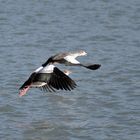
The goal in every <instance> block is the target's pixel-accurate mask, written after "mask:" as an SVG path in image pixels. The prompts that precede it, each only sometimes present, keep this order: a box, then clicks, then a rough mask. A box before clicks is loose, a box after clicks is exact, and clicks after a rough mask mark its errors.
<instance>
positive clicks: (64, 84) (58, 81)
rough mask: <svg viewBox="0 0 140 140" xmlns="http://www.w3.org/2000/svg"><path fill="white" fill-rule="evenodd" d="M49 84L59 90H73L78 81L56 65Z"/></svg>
mask: <svg viewBox="0 0 140 140" xmlns="http://www.w3.org/2000/svg"><path fill="white" fill-rule="evenodd" d="M48 86H49V87H53V88H55V89H57V90H59V89H61V90H72V89H74V88H75V87H76V83H75V82H74V81H73V80H72V79H71V78H70V77H68V76H67V75H66V74H64V73H63V72H62V71H60V70H59V69H58V68H57V67H54V70H53V73H51V77H50V79H49V81H48Z"/></svg>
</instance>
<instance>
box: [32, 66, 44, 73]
mask: <svg viewBox="0 0 140 140" xmlns="http://www.w3.org/2000/svg"><path fill="white" fill-rule="evenodd" d="M41 69H43V67H42V66H41V67H39V68H37V69H36V70H35V71H34V72H39V71H40V70H41Z"/></svg>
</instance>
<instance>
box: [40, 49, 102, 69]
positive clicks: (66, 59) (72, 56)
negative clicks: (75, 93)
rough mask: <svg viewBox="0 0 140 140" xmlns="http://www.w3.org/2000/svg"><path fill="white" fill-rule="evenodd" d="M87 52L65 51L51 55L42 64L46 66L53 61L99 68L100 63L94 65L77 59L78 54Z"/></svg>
mask: <svg viewBox="0 0 140 140" xmlns="http://www.w3.org/2000/svg"><path fill="white" fill-rule="evenodd" d="M85 55H87V53H86V52H85V51H83V50H81V51H76V52H68V53H66V52H64V53H58V54H56V55H54V56H51V57H50V58H49V59H48V60H47V61H46V62H45V63H44V64H43V65H42V66H46V65H48V64H53V63H59V64H65V65H70V66H72V65H73V66H82V67H85V68H88V69H90V70H97V69H99V68H100V66H101V65H100V64H92V65H87V64H86V65H85V64H81V63H80V62H79V61H78V60H76V57H78V56H85Z"/></svg>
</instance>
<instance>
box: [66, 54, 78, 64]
mask: <svg viewBox="0 0 140 140" xmlns="http://www.w3.org/2000/svg"><path fill="white" fill-rule="evenodd" d="M64 59H65V60H66V61H68V62H70V63H72V64H80V62H79V61H77V60H76V59H75V56H71V55H69V56H66V57H64Z"/></svg>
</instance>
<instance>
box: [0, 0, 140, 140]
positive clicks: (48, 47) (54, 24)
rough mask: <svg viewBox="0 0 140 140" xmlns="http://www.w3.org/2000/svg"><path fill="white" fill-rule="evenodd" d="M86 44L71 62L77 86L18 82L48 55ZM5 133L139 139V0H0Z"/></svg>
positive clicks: (0, 127) (34, 138)
mask: <svg viewBox="0 0 140 140" xmlns="http://www.w3.org/2000/svg"><path fill="white" fill-rule="evenodd" d="M79 49H80V50H81V49H84V50H86V51H87V52H88V56H87V57H82V58H79V60H81V61H82V62H92V63H100V64H102V67H101V69H99V70H98V71H89V70H87V69H84V68H81V69H79V68H76V67H74V68H73V67H67V68H68V69H70V70H72V71H73V73H72V74H71V77H72V78H73V79H74V80H75V81H76V82H77V84H78V87H77V88H76V89H75V90H74V91H72V92H65V91H59V92H58V93H42V92H41V91H40V90H38V89H31V90H30V91H29V92H28V94H27V95H26V96H23V97H22V98H19V97H18V88H19V87H20V85H21V84H22V83H23V82H24V81H25V80H26V78H28V76H29V75H30V73H31V72H32V71H33V70H35V69H36V68H37V67H39V66H40V65H41V64H42V63H43V62H44V61H45V60H46V59H47V58H48V57H49V56H51V55H53V54H55V53H57V52H62V51H73V50H79ZM0 68H1V69H0V71H1V72H0V139H1V140H61V139H63V140H136V139H137V140H138V139H140V1H139V0H110V1H109V0H1V1H0Z"/></svg>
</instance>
